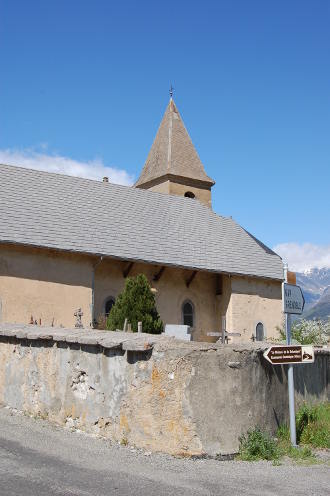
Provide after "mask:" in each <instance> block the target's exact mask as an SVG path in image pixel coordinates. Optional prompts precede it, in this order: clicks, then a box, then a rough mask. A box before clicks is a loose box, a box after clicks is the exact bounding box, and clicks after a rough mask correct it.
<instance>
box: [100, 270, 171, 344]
mask: <svg viewBox="0 0 330 496" xmlns="http://www.w3.org/2000/svg"><path fill="white" fill-rule="evenodd" d="M126 318H127V320H128V322H130V323H131V325H132V330H133V331H134V332H137V327H138V322H142V330H143V332H149V333H151V334H160V333H161V332H162V330H163V322H162V321H161V320H160V317H159V314H158V311H157V308H156V302H155V296H154V294H153V293H152V291H151V288H150V284H149V282H148V279H147V278H146V276H145V275H144V274H139V275H137V276H136V277H134V278H133V277H128V278H127V279H126V283H125V288H124V290H123V292H122V293H121V294H120V295H119V296H118V298H117V299H116V302H115V304H114V305H113V307H112V308H111V311H110V314H109V317H108V319H107V329H109V330H111V331H115V330H116V329H123V327H124V322H125V319H126Z"/></svg>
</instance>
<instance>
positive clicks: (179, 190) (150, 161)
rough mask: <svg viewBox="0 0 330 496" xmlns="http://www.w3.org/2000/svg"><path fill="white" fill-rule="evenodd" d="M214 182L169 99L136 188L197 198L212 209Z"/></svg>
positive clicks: (172, 102)
mask: <svg viewBox="0 0 330 496" xmlns="http://www.w3.org/2000/svg"><path fill="white" fill-rule="evenodd" d="M214 184H215V183H214V181H213V180H212V179H211V178H210V177H209V176H208V175H207V174H206V172H205V169H204V167H203V164H202V162H201V160H200V158H199V156H198V154H197V152H196V150H195V147H194V145H193V144H192V141H191V139H190V136H189V134H188V132H187V130H186V128H185V126H184V123H183V121H182V119H181V116H180V114H179V111H178V109H177V107H176V105H175V103H174V101H173V98H172V95H171V97H170V101H169V104H168V106H167V108H166V111H165V114H164V117H163V120H162V122H161V124H160V126H159V129H158V131H157V134H156V137H155V140H154V142H153V144H152V147H151V150H150V152H149V155H148V157H147V160H146V162H145V164H144V167H143V169H142V172H141V175H140V177H139V179H138V180H137V182H136V183H135V185H134V186H135V187H136V188H143V189H151V190H153V191H159V192H162V193H168V194H172V195H180V196H187V197H190V198H197V199H198V200H199V201H200V202H202V203H205V204H206V205H208V206H209V207H211V187H212V186H213V185H214Z"/></svg>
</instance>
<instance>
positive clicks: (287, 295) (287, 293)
mask: <svg viewBox="0 0 330 496" xmlns="http://www.w3.org/2000/svg"><path fill="white" fill-rule="evenodd" d="M283 303H284V313H295V314H297V315H301V314H302V312H303V309H304V305H305V298H304V295H303V294H302V291H301V288H300V286H295V285H294V284H288V283H286V282H285V283H284V290H283Z"/></svg>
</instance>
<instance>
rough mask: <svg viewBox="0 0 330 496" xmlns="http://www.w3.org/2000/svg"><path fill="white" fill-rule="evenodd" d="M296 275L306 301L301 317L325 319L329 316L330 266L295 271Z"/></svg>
mask: <svg viewBox="0 0 330 496" xmlns="http://www.w3.org/2000/svg"><path fill="white" fill-rule="evenodd" d="M296 276H297V284H298V286H300V287H301V289H302V291H303V293H304V297H305V302H306V303H305V310H304V313H303V317H304V318H306V319H322V320H327V319H328V318H329V317H330V267H324V268H322V269H317V268H313V269H310V270H306V271H304V272H297V273H296Z"/></svg>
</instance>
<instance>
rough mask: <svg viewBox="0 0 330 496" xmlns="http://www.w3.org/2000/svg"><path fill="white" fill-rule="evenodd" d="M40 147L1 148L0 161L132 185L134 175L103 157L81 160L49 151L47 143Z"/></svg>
mask: <svg viewBox="0 0 330 496" xmlns="http://www.w3.org/2000/svg"><path fill="white" fill-rule="evenodd" d="M39 148H40V149H41V151H38V150H36V149H35V148H26V149H23V150H16V149H0V163H2V164H8V165H18V166H20V167H26V168H28V169H37V170H43V171H47V172H57V173H60V174H66V175H68V176H77V177H84V178H87V179H95V180H98V181H100V180H102V178H103V177H104V176H107V177H109V181H110V182H112V183H117V184H124V185H126V186H130V185H131V184H133V182H134V177H133V176H132V175H131V174H129V173H128V172H126V171H125V170H123V169H116V168H114V167H108V166H106V165H104V163H103V161H102V160H101V159H94V160H88V161H86V162H81V161H79V160H74V159H72V158H69V157H63V156H61V155H57V154H51V153H47V152H46V150H47V144H45V143H42V144H41V145H40V146H39Z"/></svg>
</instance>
